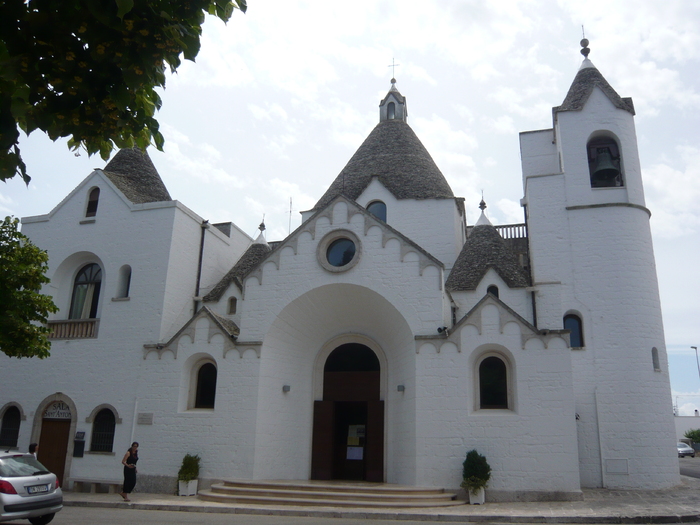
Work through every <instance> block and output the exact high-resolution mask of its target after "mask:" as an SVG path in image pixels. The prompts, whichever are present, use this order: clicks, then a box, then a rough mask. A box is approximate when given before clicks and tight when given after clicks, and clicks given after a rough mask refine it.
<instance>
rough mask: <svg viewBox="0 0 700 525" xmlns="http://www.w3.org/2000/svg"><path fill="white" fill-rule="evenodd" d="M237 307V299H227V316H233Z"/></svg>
mask: <svg viewBox="0 0 700 525" xmlns="http://www.w3.org/2000/svg"><path fill="white" fill-rule="evenodd" d="M237 307H238V299H236V298H235V297H229V298H228V314H229V315H233V314H235V313H236V308H237Z"/></svg>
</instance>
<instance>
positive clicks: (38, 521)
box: [28, 514, 55, 525]
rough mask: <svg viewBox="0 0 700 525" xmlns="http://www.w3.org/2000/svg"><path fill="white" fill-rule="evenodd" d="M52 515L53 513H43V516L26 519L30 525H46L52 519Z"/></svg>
mask: <svg viewBox="0 0 700 525" xmlns="http://www.w3.org/2000/svg"><path fill="white" fill-rule="evenodd" d="M54 516H55V514H44V515H43V516H38V517H36V518H28V519H29V523H31V524H32V525H46V524H47V523H49V522H50V521H51V520H52V519H53V517H54Z"/></svg>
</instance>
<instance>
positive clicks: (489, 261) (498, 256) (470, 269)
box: [445, 224, 528, 292]
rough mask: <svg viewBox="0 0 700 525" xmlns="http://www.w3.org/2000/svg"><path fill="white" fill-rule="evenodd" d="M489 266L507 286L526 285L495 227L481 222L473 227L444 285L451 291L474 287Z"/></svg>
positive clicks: (513, 255) (513, 258)
mask: <svg viewBox="0 0 700 525" xmlns="http://www.w3.org/2000/svg"><path fill="white" fill-rule="evenodd" d="M489 268H493V269H494V270H496V272H497V273H498V275H499V276H500V277H501V279H503V281H504V282H505V283H506V284H507V285H508V287H510V288H523V287H525V286H528V277H527V274H526V273H525V270H524V269H523V267H522V266H520V264H519V263H518V258H517V257H516V255H515V254H514V253H513V252H512V251H511V250H510V249H509V248H508V246H506V243H505V241H504V240H503V237H501V235H500V234H499V233H498V230H496V228H494V227H493V226H491V225H490V224H480V225H477V226H474V228H472V231H471V234H470V235H469V238H468V239H467V242H466V243H464V246H463V247H462V251H461V252H460V254H459V257H457V260H456V261H455V265H454V267H453V268H452V271H451V272H450V276H449V277H448V278H447V281H446V282H445V288H446V289H447V290H449V291H450V292H460V291H469V290H476V287H477V286H478V285H479V283H480V282H481V279H483V278H484V275H485V274H486V272H487V271H488V269H489Z"/></svg>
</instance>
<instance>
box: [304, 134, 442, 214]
mask: <svg viewBox="0 0 700 525" xmlns="http://www.w3.org/2000/svg"><path fill="white" fill-rule="evenodd" d="M375 176H376V177H377V178H378V179H379V181H380V182H381V183H382V184H383V185H384V187H386V188H387V189H388V190H389V191H390V192H391V193H392V195H394V197H396V198H397V199H419V200H420V199H448V198H454V194H453V193H452V188H450V185H449V184H448V183H447V180H446V179H445V177H444V175H443V174H442V172H441V171H440V170H439V169H438V167H437V165H436V164H435V162H434V161H433V158H432V157H431V156H430V154H429V153H428V150H426V149H425V146H423V144H422V143H421V141H420V140H419V139H418V137H417V136H416V134H415V133H414V131H413V130H412V129H411V127H410V126H409V125H408V124H407V123H406V122H405V121H403V120H384V121H381V122H380V123H379V124H377V126H376V127H375V128H374V129H373V130H372V132H371V133H370V134H369V136H368V137H367V138H366V139H365V141H364V142H363V143H362V145H361V146H360V147H359V149H358V150H357V151H356V152H355V154H354V155H353V156H352V158H351V159H350V161H349V162H348V163H347V164H346V166H345V167H344V168H343V170H342V171H341V172H340V174H339V175H338V177H337V178H336V179H335V180H334V181H333V184H331V186H330V188H328V190H327V191H326V193H324V194H323V196H322V197H321V199H320V200H319V201H318V202H317V203H316V205H315V206H314V208H313V209H314V210H317V209H319V208H323V207H325V206H326V205H328V203H330V202H331V201H332V200H333V199H334V198H335V197H337V196H338V195H344V196H346V197H347V198H349V199H351V200H353V201H354V200H356V199H357V198H358V197H359V196H360V195H361V194H362V192H363V191H364V189H365V188H366V187H367V185H368V184H369V183H370V181H371V180H372V177H375Z"/></svg>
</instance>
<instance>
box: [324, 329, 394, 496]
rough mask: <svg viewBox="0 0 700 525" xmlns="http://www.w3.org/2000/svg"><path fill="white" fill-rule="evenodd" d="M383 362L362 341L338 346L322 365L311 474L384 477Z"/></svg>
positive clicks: (371, 479) (346, 477)
mask: <svg viewBox="0 0 700 525" xmlns="http://www.w3.org/2000/svg"><path fill="white" fill-rule="evenodd" d="M379 391H380V365H379V359H378V358H377V355H376V354H375V353H374V352H373V351H372V349H371V348H369V347H368V346H365V345H363V344H360V343H346V344H343V345H340V346H339V347H337V348H336V349H335V350H333V352H331V354H330V355H329V356H328V358H327V359H326V363H325V366H324V370H323V400H322V401H315V402H314V427H313V445H312V456H311V478H312V479H345V480H366V481H380V482H381V481H383V480H384V401H381V400H380V399H379Z"/></svg>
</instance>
